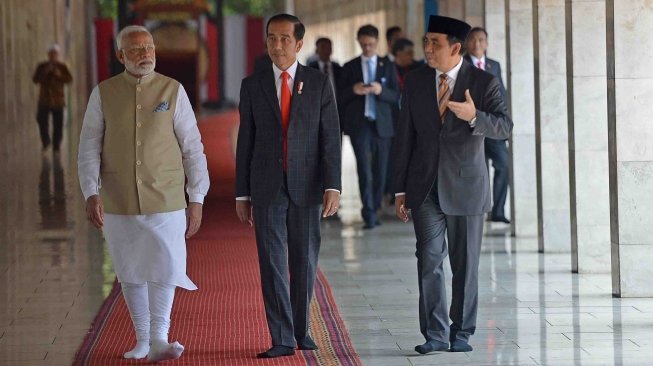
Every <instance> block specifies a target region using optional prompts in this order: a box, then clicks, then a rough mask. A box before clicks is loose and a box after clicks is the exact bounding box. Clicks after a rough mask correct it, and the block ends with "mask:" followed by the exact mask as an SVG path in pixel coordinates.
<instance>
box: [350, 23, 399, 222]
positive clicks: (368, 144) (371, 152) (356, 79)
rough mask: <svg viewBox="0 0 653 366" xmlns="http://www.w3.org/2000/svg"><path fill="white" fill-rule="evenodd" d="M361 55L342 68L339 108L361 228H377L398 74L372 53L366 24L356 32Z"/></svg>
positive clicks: (374, 42) (372, 31)
mask: <svg viewBox="0 0 653 366" xmlns="http://www.w3.org/2000/svg"><path fill="white" fill-rule="evenodd" d="M357 39H358V43H359V45H360V47H361V50H362V54H361V55H360V56H358V57H356V58H354V59H352V60H351V61H349V62H347V63H346V64H345V65H344V66H343V67H342V76H341V78H340V81H339V82H338V85H339V87H338V104H339V106H340V108H341V110H342V118H343V120H344V123H343V124H344V130H345V134H347V135H349V136H350V138H351V144H352V146H353V148H354V154H355V155H356V169H357V172H358V185H359V189H360V196H361V201H362V204H363V209H362V210H361V214H362V216H363V221H364V222H365V224H364V226H363V229H366V230H369V229H373V228H374V227H376V226H379V225H381V221H380V220H379V217H378V210H379V208H380V207H381V201H382V199H383V194H384V193H385V186H386V175H387V172H388V157H389V154H390V145H391V142H392V136H394V134H395V127H394V125H395V121H394V120H395V114H396V113H395V111H396V110H397V108H398V106H397V101H398V99H399V86H398V85H397V70H396V69H395V66H394V64H393V63H392V62H391V61H390V60H388V59H387V58H386V57H381V56H378V55H377V53H376V50H377V46H378V40H379V30H378V29H377V28H376V27H375V26H373V25H371V24H368V25H364V26H362V27H360V28H359V29H358V33H357Z"/></svg>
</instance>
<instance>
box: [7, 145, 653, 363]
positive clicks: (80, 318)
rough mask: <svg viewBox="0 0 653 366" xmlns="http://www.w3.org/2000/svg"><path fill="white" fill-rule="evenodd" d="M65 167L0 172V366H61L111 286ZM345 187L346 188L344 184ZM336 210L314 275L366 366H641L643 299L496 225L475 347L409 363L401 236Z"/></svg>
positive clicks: (407, 264) (64, 159) (407, 272)
mask: <svg viewBox="0 0 653 366" xmlns="http://www.w3.org/2000/svg"><path fill="white" fill-rule="evenodd" d="M347 154H348V153H347ZM347 154H346V159H349V158H347ZM74 165H75V159H74V157H73V156H70V155H69V154H67V153H66V151H63V153H62V155H61V156H58V157H55V156H53V155H52V153H51V152H47V153H45V154H41V152H40V151H37V150H31V149H26V151H21V152H19V153H18V154H16V155H15V156H14V158H12V159H6V160H4V161H2V162H1V166H0V167H1V172H2V178H1V179H0V202H1V203H2V209H1V210H0V365H12V366H13V365H68V364H70V362H71V360H72V358H73V356H74V354H75V351H76V350H77V348H78V347H79V345H80V344H81V341H82V339H83V337H84V335H85V334H86V331H87V329H88V327H89V325H90V323H91V322H92V320H93V318H94V316H95V315H96V312H97V310H98V309H99V307H100V305H101V304H102V302H103V300H104V298H105V296H106V295H107V293H108V291H109V289H110V286H111V283H112V282H113V278H114V277H113V273H112V269H111V262H110V260H109V257H108V254H107V253H106V250H105V247H104V245H103V240H102V237H101V235H100V233H99V232H98V231H96V230H95V229H93V228H92V227H91V226H90V225H89V224H88V223H87V222H86V219H85V215H84V212H83V202H82V198H81V195H80V193H79V189H78V186H77V177H76V171H75V169H74ZM351 170H352V166H351V164H346V166H345V173H346V174H347V175H348V176H350V175H351V174H350V173H351ZM346 184H347V187H348V191H349V192H352V191H353V192H355V180H353V179H351V178H350V179H349V180H346ZM343 200H344V207H345V209H344V210H345V211H344V212H342V217H343V221H345V222H346V224H342V223H337V222H333V221H327V222H325V223H324V231H323V235H324V239H323V245H322V252H321V257H320V265H321V268H322V270H323V271H324V272H325V274H326V275H327V278H328V280H329V282H330V284H331V286H332V288H333V292H334V295H335V297H336V300H337V303H338V306H339V308H340V311H341V315H342V317H343V318H344V320H345V323H346V325H347V327H348V330H349V334H350V336H351V338H352V341H353V344H354V346H355V348H356V349H357V351H358V352H359V354H360V356H361V358H362V360H363V362H364V364H365V365H366V366H384V365H389V366H404V365H447V364H469V365H650V364H653V360H651V358H652V356H653V351H651V349H653V347H652V346H653V337H651V336H652V335H653V299H614V298H612V297H611V295H610V288H611V285H610V276H609V275H608V274H604V275H572V274H571V273H570V256H569V254H546V255H541V254H538V253H537V250H536V248H537V240H536V238H516V239H515V238H511V237H510V236H508V234H507V228H506V227H503V226H499V225H495V224H492V225H489V224H488V226H487V227H486V236H485V240H484V247H483V254H482V258H481V269H480V272H481V282H480V308H479V319H478V330H477V333H476V335H475V336H474V337H473V338H472V341H471V344H472V345H473V346H474V348H475V349H474V351H473V352H470V353H457V354H455V353H448V352H441V353H435V354H431V355H426V356H421V355H417V354H416V353H415V352H414V351H413V347H414V346H415V345H416V344H418V343H421V342H422V341H423V340H422V338H421V335H420V334H419V328H418V324H417V296H418V295H417V281H416V269H415V257H414V245H415V244H414V242H415V240H414V238H413V232H412V226H411V224H403V223H400V222H398V221H397V220H394V219H393V218H392V216H391V215H387V214H386V215H385V217H384V225H383V226H381V227H379V228H377V229H375V230H373V231H369V232H368V231H365V232H364V231H362V230H360V227H361V224H360V223H357V222H356V220H355V217H356V214H357V213H356V212H357V210H358V206H357V202H356V200H355V197H354V198H352V197H351V196H345V197H344V198H343ZM649 347H652V348H649Z"/></svg>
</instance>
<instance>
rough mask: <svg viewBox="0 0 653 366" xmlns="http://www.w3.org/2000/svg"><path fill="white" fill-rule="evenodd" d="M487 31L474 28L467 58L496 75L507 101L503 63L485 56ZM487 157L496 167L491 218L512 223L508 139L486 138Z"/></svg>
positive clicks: (495, 220)
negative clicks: (508, 207)
mask: <svg viewBox="0 0 653 366" xmlns="http://www.w3.org/2000/svg"><path fill="white" fill-rule="evenodd" d="M487 46H488V42H487V32H486V31H485V29H483V28H480V27H475V28H472V30H471V31H470V32H469V36H468V37H467V55H466V56H465V60H467V62H469V63H470V64H472V65H474V66H476V67H477V68H479V69H481V70H485V71H487V72H489V73H490V74H492V75H494V76H495V77H496V78H497V79H499V82H500V83H501V95H502V96H503V98H504V99H503V100H504V101H505V102H506V104H507V101H506V89H505V87H504V86H503V79H502V78H501V64H500V63H499V62H497V61H495V60H493V59H491V58H488V57H485V51H487ZM485 157H486V159H490V160H492V166H493V167H494V182H493V184H492V200H493V202H494V203H493V204H492V211H491V213H490V217H489V220H490V221H494V222H504V223H506V224H509V223H510V220H508V219H507V218H506V215H505V213H504V207H505V205H506V197H507V196H508V147H507V146H506V140H495V139H491V138H486V139H485Z"/></svg>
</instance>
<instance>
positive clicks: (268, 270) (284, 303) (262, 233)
mask: <svg viewBox="0 0 653 366" xmlns="http://www.w3.org/2000/svg"><path fill="white" fill-rule="evenodd" d="M321 208H322V205H316V206H307V207H300V206H297V205H295V204H294V203H293V202H292V200H291V199H290V197H289V196H288V188H287V186H286V183H285V180H284V183H283V185H282V187H281V189H279V193H278V194H277V197H276V198H275V199H274V201H273V202H272V203H271V204H270V205H269V206H267V207H259V206H254V209H253V212H254V227H255V231H256V246H257V248H258V258H259V267H260V271H261V285H262V287H263V301H264V303H265V315H266V318H267V322H268V329H269V331H270V336H271V337H272V345H273V346H286V347H295V345H296V341H295V340H296V339H298V340H302V339H304V338H305V337H306V336H307V335H308V326H309V311H310V301H311V298H312V296H313V285H314V283H315V274H316V270H317V258H318V254H319V251H320V213H321ZM289 274H290V278H289V277H288V275H289Z"/></svg>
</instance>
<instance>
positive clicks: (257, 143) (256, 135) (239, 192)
mask: <svg viewBox="0 0 653 366" xmlns="http://www.w3.org/2000/svg"><path fill="white" fill-rule="evenodd" d="M300 83H303V84H302V85H303V88H302V92H301V94H300V93H299V92H298V87H299V84H300ZM239 109H240V129H239V131H238V146H237V149H236V197H242V196H250V197H251V202H252V205H254V206H267V205H269V204H270V203H271V202H272V200H273V199H274V198H275V197H276V195H277V192H278V191H279V188H280V187H281V183H282V179H283V175H284V172H283V127H282V125H281V110H280V108H279V99H278V98H277V91H276V86H275V80H274V72H273V71H272V68H271V67H270V69H269V70H264V71H261V72H258V73H255V74H254V75H251V76H248V77H246V78H245V79H243V82H242V84H241V87H240V107H239ZM340 161H341V160H340V128H339V122H338V112H337V110H336V102H335V98H334V96H333V89H332V88H331V85H330V83H329V79H328V78H327V77H326V75H324V74H322V73H321V72H319V71H317V70H315V69H312V68H308V67H304V66H302V65H300V64H298V65H297V73H296V74H295V80H294V86H293V92H292V99H291V104H290V123H289V126H288V156H287V170H286V175H287V183H288V193H289V195H290V199H292V201H293V202H294V203H295V204H296V205H299V206H310V205H319V204H321V203H322V199H323V195H324V190H325V189H327V188H331V189H337V190H341V183H340V164H341V163H340Z"/></svg>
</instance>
